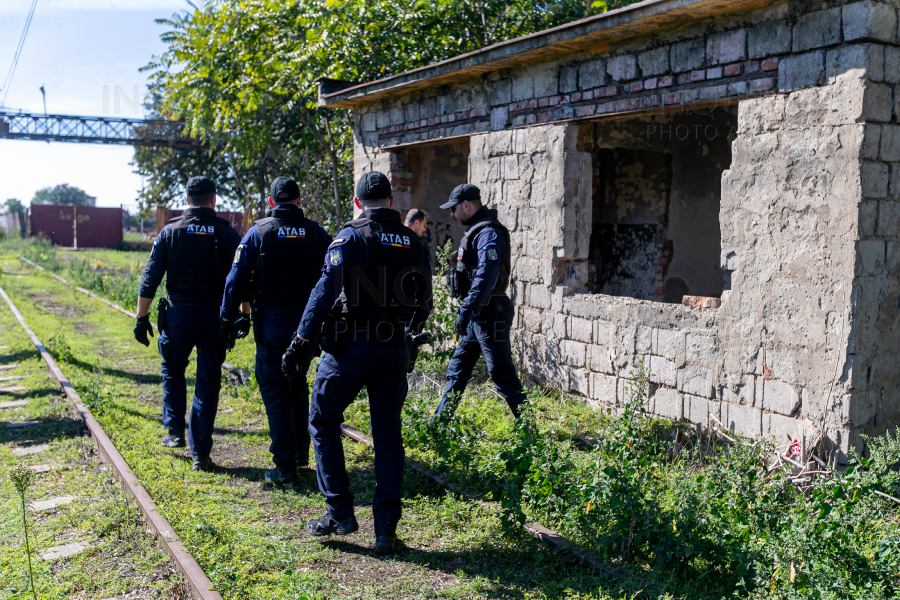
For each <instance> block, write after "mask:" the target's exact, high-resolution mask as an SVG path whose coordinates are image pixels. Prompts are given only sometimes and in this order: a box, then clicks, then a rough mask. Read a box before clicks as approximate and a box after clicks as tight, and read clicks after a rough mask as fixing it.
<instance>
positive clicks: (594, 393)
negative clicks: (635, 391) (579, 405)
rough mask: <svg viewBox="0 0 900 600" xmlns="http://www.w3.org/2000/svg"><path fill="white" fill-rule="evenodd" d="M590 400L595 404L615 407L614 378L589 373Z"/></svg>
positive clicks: (615, 390)
mask: <svg viewBox="0 0 900 600" xmlns="http://www.w3.org/2000/svg"><path fill="white" fill-rule="evenodd" d="M590 392H591V398H593V399H594V400H596V401H597V402H600V403H603V404H608V405H613V406H614V405H615V404H616V397H617V393H616V392H617V385H616V378H615V377H610V376H608V375H601V374H599V373H591V385H590Z"/></svg>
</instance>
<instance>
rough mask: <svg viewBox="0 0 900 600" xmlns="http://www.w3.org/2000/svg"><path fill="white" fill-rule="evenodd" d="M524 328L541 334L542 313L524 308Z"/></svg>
mask: <svg viewBox="0 0 900 600" xmlns="http://www.w3.org/2000/svg"><path fill="white" fill-rule="evenodd" d="M521 309H522V327H523V328H525V330H527V331H530V332H532V333H541V316H542V313H541V311H539V310H537V309H534V308H529V307H527V306H522V307H521Z"/></svg>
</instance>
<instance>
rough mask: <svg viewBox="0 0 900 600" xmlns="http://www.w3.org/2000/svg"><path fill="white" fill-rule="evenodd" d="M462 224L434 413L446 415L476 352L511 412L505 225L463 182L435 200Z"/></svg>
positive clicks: (515, 393)
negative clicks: (453, 339) (452, 318)
mask: <svg viewBox="0 0 900 600" xmlns="http://www.w3.org/2000/svg"><path fill="white" fill-rule="evenodd" d="M441 208H443V209H448V210H450V214H451V215H452V217H453V218H454V219H456V220H457V221H459V222H460V223H461V224H463V225H467V226H468V227H467V229H466V232H465V234H464V235H463V238H462V240H461V241H460V243H459V250H458V252H457V255H456V265H455V266H454V267H452V268H451V270H450V277H449V281H450V291H451V294H452V295H453V296H454V297H455V298H459V299H460V300H462V306H461V307H460V309H459V315H458V316H457V318H456V323H455V324H454V329H455V330H456V334H457V335H458V336H459V341H458V342H457V346H456V350H455V351H454V352H453V356H452V358H451V359H450V364H449V365H448V367H447V387H446V388H445V389H444V395H443V397H442V398H441V402H440V404H438V407H437V411H435V416H437V417H442V418H444V419H448V420H449V419H452V418H453V412H454V411H455V410H456V404H457V403H458V400H459V397H460V396H461V395H462V393H463V391H465V389H466V385H467V384H468V383H469V378H471V376H472V370H473V369H474V368H475V363H476V362H477V361H478V356H479V355H480V354H482V353H483V354H484V360H485V362H486V363H487V369H488V373H489V374H490V376H491V381H493V382H494V387H495V388H496V389H497V391H498V392H499V393H500V396H502V397H503V399H504V400H506V403H507V405H509V409H510V410H511V411H512V413H513V415H515V416H516V417H518V416H519V410H518V409H519V405H521V404H522V403H523V402H524V401H525V392H524V391H523V389H522V383H521V382H520V381H519V376H518V374H517V373H516V367H515V365H514V364H513V360H512V349H511V348H510V343H509V330H510V327H511V326H512V322H513V314H514V308H513V305H512V302H511V301H510V299H509V298H508V297H507V295H506V288H507V286H508V285H509V274H510V270H511V269H510V264H511V261H510V243H509V230H508V229H506V227H504V226H503V225H502V224H501V223H500V222H499V221H497V219H496V218H494V216H493V215H491V213H490V212H489V211H488V209H486V208H485V207H484V206H482V204H481V191H480V190H479V189H478V188H477V187H475V186H474V185H470V184H468V183H464V184H462V185H458V186H456V188H454V190H453V192H452V193H451V194H450V200H449V201H448V202H446V203H444V204H442V205H441Z"/></svg>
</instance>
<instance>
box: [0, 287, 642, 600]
mask: <svg viewBox="0 0 900 600" xmlns="http://www.w3.org/2000/svg"><path fill="white" fill-rule="evenodd" d="M26 272H30V273H31V274H33V275H37V271H36V270H31V269H29V270H28V271H26ZM4 285H5V287H6V288H7V290H8V291H9V293H10V295H11V296H12V297H13V298H16V299H17V298H22V300H23V301H22V302H20V303H19V304H20V306H21V307H22V310H23V313H25V318H26V319H27V320H28V322H29V324H32V327H33V328H34V329H35V330H36V331H37V332H38V334H39V335H40V336H42V337H44V338H45V339H51V340H52V342H51V343H50V344H49V346H50V349H51V352H53V353H54V355H55V356H56V358H57V360H58V361H59V362H60V363H61V364H62V366H63V368H64V369H66V370H67V372H71V373H72V380H73V383H74V385H75V387H76V388H77V389H79V391H81V390H85V391H83V392H82V394H81V396H82V398H84V399H85V404H87V405H88V406H89V408H90V409H91V410H92V412H93V413H94V414H95V416H96V418H97V420H98V422H100V423H101V424H102V425H103V426H104V427H105V428H106V431H107V432H108V433H109V436H110V438H111V439H112V440H113V442H114V443H115V444H116V445H117V446H118V447H119V448H120V450H121V451H122V454H123V456H124V458H125V459H126V460H127V461H128V463H129V464H130V465H131V466H132V468H133V472H134V474H135V476H136V477H137V478H138V479H139V480H140V481H142V482H143V483H144V485H145V486H146V488H147V491H148V493H149V494H150V495H151V496H152V497H153V498H154V499H155V500H156V502H157V506H158V510H159V512H160V513H161V514H162V515H163V516H164V517H165V518H166V519H168V520H169V522H170V523H171V524H172V526H173V528H174V529H175V531H176V533H177V535H178V536H179V539H180V540H181V541H182V542H183V543H184V544H185V546H186V548H187V549H188V551H190V552H191V554H193V555H194V556H195V557H196V559H197V561H198V563H199V564H200V566H201V567H202V568H203V569H204V570H205V571H206V573H207V575H209V578H210V580H211V581H212V583H213V585H214V587H215V589H216V590H218V591H219V592H220V593H222V595H223V596H224V597H225V598H271V597H287V598H319V597H328V598H332V597H341V598H375V597H378V598H386V597H391V598H420V597H445V596H446V597H466V598H487V597H497V596H502V597H521V598H525V597H538V598H539V597H558V596H560V595H562V594H567V595H568V596H570V597H576V598H577V597H597V595H598V590H599V591H601V592H602V594H601V597H606V596H607V595H608V594H607V593H606V592H603V590H609V594H611V595H612V596H613V597H618V596H619V592H618V588H619V587H620V586H619V583H617V582H616V581H615V580H613V579H610V578H609V577H608V576H605V575H603V574H602V573H598V572H597V571H595V570H594V569H591V568H590V567H587V566H583V565H582V564H581V563H580V561H577V560H575V559H573V558H572V557H571V555H567V554H566V553H564V552H558V551H555V550H554V549H552V548H549V547H547V546H545V545H543V544H540V543H538V542H536V541H534V539H533V538H532V537H530V536H529V535H528V534H527V533H526V532H524V531H523V532H521V533H519V534H513V535H504V534H503V532H502V529H501V526H500V524H499V522H498V520H497V519H496V516H495V515H496V510H495V509H494V508H493V507H491V506H489V505H486V504H483V503H479V502H475V501H472V500H468V499H465V498H457V497H456V496H453V495H450V494H447V493H446V491H445V490H444V489H442V488H441V487H440V486H438V485H436V484H435V483H434V482H433V481H432V480H430V479H429V478H426V477H424V476H422V475H420V474H418V473H416V472H415V471H408V472H407V477H406V485H405V489H404V494H405V496H406V497H407V500H406V509H405V515H404V519H403V521H402V523H401V530H400V532H399V533H400V535H401V538H402V539H403V540H404V541H405V542H406V544H407V546H408V550H407V551H406V552H404V553H403V554H401V555H399V556H397V557H395V558H392V559H387V560H385V559H380V558H378V557H376V556H375V555H374V553H373V552H372V535H373V531H372V518H371V504H370V503H369V502H370V498H371V496H372V493H373V491H374V474H373V471H372V450H371V448H369V447H367V446H365V445H363V444H353V443H350V444H346V445H345V453H346V455H347V459H348V470H349V471H350V476H351V484H352V487H353V491H354V493H355V494H356V497H357V499H358V507H359V508H358V516H359V518H360V521H361V531H360V532H358V533H357V534H354V535H351V536H348V537H346V538H340V539H334V540H328V541H325V542H324V543H322V542H320V541H316V540H312V539H310V538H308V537H307V536H306V535H305V533H304V529H303V523H304V522H305V520H306V519H308V518H311V517H314V516H318V515H319V514H320V513H321V510H322V506H323V505H322V501H321V496H320V494H319V492H318V490H317V488H316V486H315V477H314V473H312V472H311V471H307V472H305V474H304V485H303V487H302V488H301V489H300V490H297V491H296V492H292V493H283V492H281V491H278V490H270V489H266V488H264V487H263V485H262V472H263V470H264V468H266V467H267V466H268V465H269V464H270V461H271V458H270V456H269V454H268V451H267V445H268V434H267V428H266V426H265V415H264V411H263V409H262V406H261V399H260V397H259V393H258V390H257V389H256V386H255V384H254V382H253V381H252V380H250V381H249V385H247V386H244V385H237V384H226V385H225V387H224V389H223V393H222V400H221V402H220V411H219V418H218V420H217V429H216V431H215V434H214V437H215V447H214V449H213V458H214V460H215V461H216V463H217V465H218V468H217V469H216V471H215V472H214V473H196V472H193V471H190V461H189V453H188V451H187V450H184V449H178V450H169V449H163V448H161V447H159V437H160V434H161V427H160V425H159V416H158V415H159V412H160V410H159V407H160V404H161V388H160V385H159V383H160V380H159V375H158V356H157V355H156V350H155V348H153V347H151V348H144V347H142V346H139V345H137V344H136V343H135V342H134V341H133V340H132V338H131V332H130V328H131V323H130V322H129V321H128V320H127V319H123V318H119V317H117V316H116V313H114V312H112V311H111V310H110V307H108V306H103V305H100V304H99V303H96V302H93V299H91V298H88V297H87V296H86V295H85V294H84V293H78V292H75V291H74V290H73V288H72V287H71V286H70V285H66V284H64V283H63V282H61V281H56V280H49V279H48V278H46V277H41V276H27V275H25V274H24V273H23V274H22V276H21V277H19V278H12V279H6V280H4ZM241 344H242V345H241ZM241 344H239V348H238V349H237V350H236V351H235V352H234V353H233V354H232V356H233V357H235V358H231V357H230V358H231V360H233V361H235V362H237V363H238V364H239V365H241V366H244V367H249V365H251V364H252V353H253V350H252V341H249V340H244V341H243V342H242V343H241ZM189 368H192V367H189ZM190 376H192V373H191V372H189V381H188V384H189V386H190V385H192V384H193V381H192V379H190ZM629 589H630V588H629Z"/></svg>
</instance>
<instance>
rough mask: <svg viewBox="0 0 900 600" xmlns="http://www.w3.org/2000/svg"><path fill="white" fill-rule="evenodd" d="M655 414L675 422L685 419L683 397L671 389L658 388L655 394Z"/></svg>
mask: <svg viewBox="0 0 900 600" xmlns="http://www.w3.org/2000/svg"><path fill="white" fill-rule="evenodd" d="M652 401H653V412H654V413H655V414H657V415H659V416H661V417H665V418H666V419H672V420H673V421H677V420H680V419H682V418H683V417H684V400H683V398H682V395H681V394H679V393H678V392H677V391H676V390H673V389H671V388H656V391H655V392H654V393H653V398H652Z"/></svg>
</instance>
